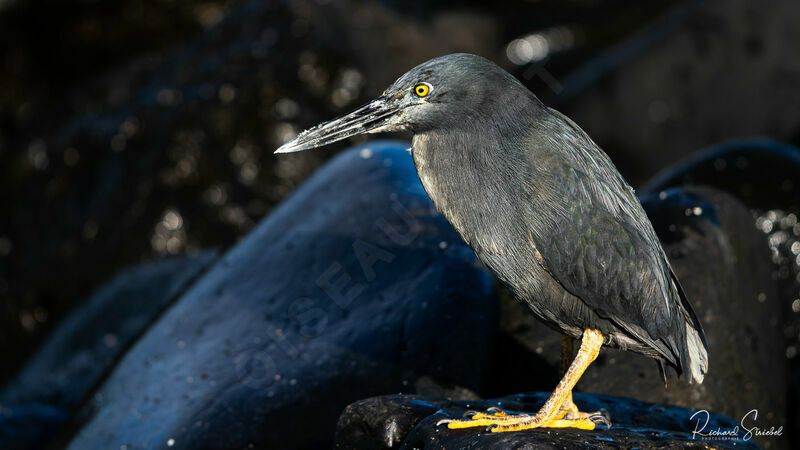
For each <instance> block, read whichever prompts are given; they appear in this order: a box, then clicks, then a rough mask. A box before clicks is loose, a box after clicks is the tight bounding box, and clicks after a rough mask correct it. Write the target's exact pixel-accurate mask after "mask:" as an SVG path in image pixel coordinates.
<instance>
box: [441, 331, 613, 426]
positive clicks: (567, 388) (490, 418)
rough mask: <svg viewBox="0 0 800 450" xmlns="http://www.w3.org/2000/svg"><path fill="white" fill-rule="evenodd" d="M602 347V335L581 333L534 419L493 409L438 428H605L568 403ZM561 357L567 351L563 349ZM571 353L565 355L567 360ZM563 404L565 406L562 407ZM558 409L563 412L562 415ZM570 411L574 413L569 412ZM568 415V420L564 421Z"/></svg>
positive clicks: (598, 333)
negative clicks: (596, 426) (599, 426)
mask: <svg viewBox="0 0 800 450" xmlns="http://www.w3.org/2000/svg"><path fill="white" fill-rule="evenodd" d="M602 345H603V335H602V334H601V333H600V332H599V331H597V330H585V331H584V332H583V338H582V339H581V347H580V349H579V350H578V354H577V355H576V356H575V359H574V360H573V361H572V363H571V364H569V367H568V368H567V369H566V371H565V373H564V375H563V377H562V378H561V381H560V382H559V383H558V386H556V389H555V390H554V391H553V393H552V394H551V395H550V398H548V399H547V401H546V402H545V404H544V405H543V406H542V408H541V409H540V410H539V412H538V413H536V414H535V415H531V414H509V413H505V412H503V411H501V410H497V409H495V410H494V411H491V413H475V414H473V415H472V416H471V417H470V418H469V419H464V420H452V419H445V420H441V421H439V424H442V423H446V424H447V427H448V428H451V429H452V428H471V427H484V426H485V427H491V431H492V432H502V431H517V430H527V429H530V428H579V429H582V430H593V429H594V428H595V421H598V422H603V423H606V424H608V421H607V419H606V418H605V417H602V416H600V415H598V414H594V413H593V414H587V413H581V412H580V411H577V407H575V404H574V403H572V389H573V388H574V387H575V384H576V383H577V382H578V380H579V379H580V377H581V376H582V375H583V373H584V372H585V371H586V368H587V367H589V364H591V363H592V361H594V360H595V358H597V355H598V353H599V352H600V347H601V346H602ZM563 350H564V352H563V354H566V353H567V351H566V350H567V349H563ZM571 353H572V351H571V350H570V351H569V354H570V356H571ZM565 403H567V405H565ZM562 406H566V407H567V411H565V412H564V413H563V414H562ZM573 407H574V409H575V411H573V410H572V408H573ZM567 415H569V417H568V418H564V417H565V416H567Z"/></svg>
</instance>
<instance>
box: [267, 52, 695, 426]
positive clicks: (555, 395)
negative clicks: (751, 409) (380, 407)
mask: <svg viewBox="0 0 800 450" xmlns="http://www.w3.org/2000/svg"><path fill="white" fill-rule="evenodd" d="M392 131H410V132H411V133H412V134H413V138H412V146H411V155H412V158H413V161H414V165H415V167H416V171H417V175H418V176H419V179H420V181H421V183H422V186H423V187H424V189H425V191H426V193H427V194H428V196H429V197H430V198H431V200H432V201H433V204H434V205H435V206H436V208H437V209H438V210H439V211H440V212H441V214H442V215H443V216H444V217H445V218H446V219H447V221H448V222H450V224H451V225H452V226H453V228H454V229H455V230H456V231H457V232H458V234H459V235H460V236H461V237H462V238H463V239H464V241H465V242H466V243H467V245H469V247H470V248H471V249H472V250H473V252H474V253H475V255H476V256H477V257H478V258H479V259H480V260H481V261H482V262H483V263H484V264H485V265H486V266H487V267H488V268H489V269H490V271H491V272H492V273H493V274H494V275H495V276H496V277H497V279H499V280H500V281H501V282H502V283H503V284H504V285H505V286H506V287H507V288H508V289H509V290H510V292H511V293H512V294H513V295H514V297H515V298H516V299H517V300H519V301H521V302H523V303H525V304H527V306H528V307H529V308H530V311H531V312H532V313H533V314H534V315H535V316H536V317H537V318H538V319H540V320H541V321H542V322H544V323H545V324H547V325H548V326H550V327H551V328H553V329H555V330H556V331H558V332H560V333H561V334H562V343H563V345H562V350H563V351H562V378H561V380H560V381H559V383H558V385H557V386H556V388H555V389H554V390H553V392H552V394H551V395H550V397H549V398H548V399H547V401H546V402H545V403H544V405H542V407H541V408H540V409H539V411H537V412H536V413H535V414H531V413H524V412H514V411H505V410H501V409H498V408H493V409H489V410H486V411H483V412H472V413H471V414H469V415H467V416H465V417H464V418H460V419H444V420H441V421H440V422H439V425H442V424H447V427H448V428H470V427H485V428H487V429H489V430H491V431H492V432H503V431H515V430H525V429H531V428H577V429H583V430H593V429H595V427H596V426H597V425H599V424H604V425H605V426H607V427H610V426H611V422H610V418H609V417H608V416H607V414H605V413H600V412H582V411H580V410H579V408H578V407H577V405H575V403H574V402H573V400H572V390H573V388H574V387H575V384H576V383H577V382H578V380H579V379H580V377H581V376H582V375H583V373H584V372H585V371H586V369H587V368H588V367H589V365H590V364H591V363H592V361H594V360H595V358H597V355H598V353H599V352H600V349H601V347H602V346H606V347H611V348H619V349H623V350H629V351H633V352H636V353H639V354H643V355H645V356H648V357H651V358H653V359H655V360H656V361H657V362H658V367H659V369H660V372H661V375H662V376H663V377H664V379H665V381H666V377H667V376H668V375H670V376H671V375H675V376H679V375H683V377H684V379H685V380H686V381H687V382H689V383H702V382H703V378H704V377H705V374H706V372H707V371H708V344H707V342H706V338H705V334H704V332H703V327H702V325H701V323H700V321H699V320H698V318H697V315H696V314H695V312H694V310H693V309H692V306H691V304H690V303H689V300H688V299H687V297H686V295H685V293H684V292H683V290H682V288H681V285H680V282H679V281H678V278H677V277H676V275H675V273H674V271H673V270H672V267H671V266H670V262H669V260H668V259H667V256H666V254H665V252H664V250H663V248H662V247H661V244H660V242H659V240H658V238H657V237H656V233H655V231H654V230H653V226H652V224H651V223H650V221H649V220H648V218H647V215H646V214H645V212H644V209H643V208H642V206H641V204H640V203H639V201H638V199H637V197H636V195H635V193H634V190H633V188H631V186H630V185H629V184H628V183H627V182H626V181H625V179H624V178H623V176H622V175H621V174H620V173H619V171H618V170H617V169H616V167H615V166H614V164H613V163H612V161H611V159H610V158H609V157H608V156H607V155H606V153H605V152H603V150H601V149H600V147H599V146H598V145H597V144H595V142H594V141H593V140H592V139H591V138H590V137H589V136H588V135H587V134H586V133H585V132H584V131H583V130H582V129H581V128H580V127H579V126H578V125H576V124H575V123H574V122H573V121H572V120H570V119H569V118H568V117H566V116H565V115H563V114H561V113H560V112H558V111H556V110H555V109H552V108H550V107H548V106H546V105H545V104H543V103H542V102H541V101H540V100H539V99H538V98H537V97H536V95H535V94H534V93H533V92H531V91H530V90H529V89H527V88H526V87H525V86H524V85H523V84H522V83H521V82H520V81H519V80H517V79H516V78H515V77H514V76H513V75H511V74H509V73H508V72H506V71H505V70H503V69H502V68H501V67H499V66H498V65H496V64H495V63H493V62H492V61H490V60H488V59H485V58H483V57H480V56H476V55H471V54H464V53H459V54H450V55H445V56H440V57H437V58H434V59H431V60H429V61H427V62H424V63H422V64H420V65H418V66H416V67H414V68H413V69H411V70H409V71H408V72H407V73H405V74H404V75H402V76H401V77H400V78H398V79H397V81H395V82H394V83H393V84H392V85H391V86H390V87H389V88H388V89H386V90H385V91H384V92H383V93H382V94H381V95H380V96H378V97H377V98H375V99H374V100H372V101H370V102H368V103H366V104H365V105H363V106H361V107H359V108H356V109H355V110H353V111H352V112H350V113H348V114H345V115H343V116H341V117H339V118H336V119H333V120H331V121H328V122H324V123H322V124H319V125H317V126H314V127H312V128H310V129H308V130H306V131H303V132H302V133H300V134H299V135H297V136H296V137H294V138H293V139H291V140H290V141H288V142H286V143H285V144H284V145H282V146H281V147H280V148H278V149H277V150H276V153H289V152H296V151H301V150H308V149H311V148H316V147H320V146H323V145H326V144H330V143H333V142H336V141H339V140H342V139H345V138H348V137H350V136H354V135H358V134H362V133H379V132H392ZM574 340H580V346H579V349H578V351H577V354H574V353H575V352H574V350H573V347H572V345H573V343H574Z"/></svg>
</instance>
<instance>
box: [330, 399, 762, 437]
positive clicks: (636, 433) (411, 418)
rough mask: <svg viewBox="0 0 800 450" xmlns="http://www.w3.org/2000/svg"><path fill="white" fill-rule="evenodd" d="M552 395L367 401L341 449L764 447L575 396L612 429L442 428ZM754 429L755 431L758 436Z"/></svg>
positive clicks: (702, 424) (732, 430)
mask: <svg viewBox="0 0 800 450" xmlns="http://www.w3.org/2000/svg"><path fill="white" fill-rule="evenodd" d="M547 396H548V394H547V393H543V392H536V393H527V394H517V395H512V396H509V397H504V398H500V399H494V400H481V401H446V400H436V399H431V398H428V397H423V396H414V395H390V396H383V397H373V398H368V399H365V400H362V401H359V402H356V403H354V404H352V405H349V406H348V407H347V409H345V411H344V412H343V413H342V416H341V417H340V418H339V424H338V426H337V431H336V447H337V448H371V449H390V448H401V449H441V448H459V449H507V448H517V449H563V448H620V447H621V448H685V447H698V448H758V445H756V444H755V442H754V441H753V438H752V434H750V435H748V431H750V430H749V429H746V428H743V427H742V425H741V424H740V423H738V422H736V421H734V420H732V419H730V418H728V417H725V416H722V415H719V414H714V413H709V412H707V411H705V410H694V409H687V408H681V407H678V406H669V405H660V404H653V403H646V402H642V401H639V400H634V399H628V398H622V397H609V396H605V395H592V394H582V393H575V394H574V398H575V401H576V402H577V404H579V405H585V407H584V409H585V410H587V411H599V410H602V409H609V410H613V411H614V413H613V421H614V425H613V427H612V428H611V429H606V428H605V427H602V426H600V427H598V429H596V430H593V431H582V430H553V429H544V428H543V429H535V430H524V431H515V432H506V433H489V432H487V431H486V430H485V429H481V428H473V429H461V430H451V429H448V428H447V426H446V425H436V423H437V422H438V421H440V420H442V419H446V418H461V417H463V416H464V414H465V413H467V412H468V411H476V410H477V411H483V410H485V409H487V408H489V407H500V408H503V409H505V410H508V411H529V412H535V411H537V410H538V409H539V407H540V406H541V405H542V404H543V403H544V401H545V400H547ZM753 432H755V431H753Z"/></svg>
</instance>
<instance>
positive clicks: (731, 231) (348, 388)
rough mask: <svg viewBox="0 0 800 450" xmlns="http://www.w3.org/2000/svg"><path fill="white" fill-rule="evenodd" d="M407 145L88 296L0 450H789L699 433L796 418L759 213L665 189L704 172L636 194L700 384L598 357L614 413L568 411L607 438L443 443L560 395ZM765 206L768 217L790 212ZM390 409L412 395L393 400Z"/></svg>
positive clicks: (543, 331) (778, 291) (485, 436)
mask: <svg viewBox="0 0 800 450" xmlns="http://www.w3.org/2000/svg"><path fill="white" fill-rule="evenodd" d="M407 147H408V145H407V144H404V143H397V142H382V143H371V144H369V145H367V146H363V147H359V148H356V149H353V150H350V151H348V152H345V153H343V154H341V155H339V156H338V157H336V158H335V159H333V160H332V161H331V162H330V163H328V164H327V165H326V166H325V167H323V168H322V169H321V170H319V171H318V172H317V173H316V174H315V175H314V176H312V177H311V178H310V179H309V180H308V181H306V182H305V183H304V184H303V185H302V186H301V187H300V188H299V189H298V190H297V191H296V192H295V193H294V194H293V195H292V196H290V197H289V198H288V199H287V200H286V201H285V202H284V203H283V204H281V205H280V206H279V207H277V208H276V209H275V210H274V211H273V212H272V213H271V214H270V215H269V216H268V217H266V218H265V219H264V220H263V221H262V222H261V223H260V224H259V225H258V226H256V227H255V228H254V229H253V230H252V232H250V234H249V235H247V236H246V237H244V238H243V239H242V240H241V241H240V242H239V243H238V244H237V245H235V246H234V247H232V248H231V249H229V250H227V251H226V252H225V253H223V254H222V255H221V256H218V255H217V254H216V253H215V252H205V253H201V254H198V255H194V256H186V257H183V258H173V259H168V260H164V261H160V262H156V263H148V264H143V265H140V266H138V267H135V268H132V269H131V270H129V271H126V272H123V273H121V274H120V275H118V276H117V277H116V278H115V279H113V280H112V281H110V282H109V283H108V284H107V285H106V286H104V287H101V288H100V289H98V290H97V291H96V293H95V295H94V296H92V297H91V298H90V299H88V300H87V301H86V302H84V304H83V305H82V306H81V307H79V308H77V309H76V310H75V311H74V312H73V313H72V314H71V315H70V316H69V317H68V318H67V319H65V320H64V321H63V322H62V323H61V324H60V326H59V327H58V328H57V329H56V330H55V332H54V333H53V334H52V335H51V337H50V339H49V340H48V341H47V342H45V344H44V345H43V346H42V347H41V348H40V350H39V351H38V352H37V353H36V354H34V355H33V356H32V357H31V359H30V360H29V362H28V364H27V365H26V366H25V367H24V368H23V370H21V371H20V372H19V374H18V375H17V377H16V378H15V379H14V380H13V381H12V382H11V383H9V384H8V385H7V386H6V387H5V389H4V390H3V391H2V392H0V448H41V447H43V446H49V447H55V448H60V447H68V448H73V449H93V448H127V449H137V448H164V447H167V446H168V447H170V448H193V449H196V448H321V447H329V446H331V445H332V444H334V442H335V443H336V445H338V446H339V447H340V448H352V447H361V448H376V447H381V448H401V447H402V448H441V447H446V448H470V447H473V448H475V447H481V448H493V447H494V448H499V447H509V446H510V447H514V448H533V447H536V448H541V447H559V448H561V447H572V446H575V445H579V446H585V447H604V446H606V447H617V446H622V447H639V448H655V447H657V448H663V447H678V446H685V445H693V446H709V447H722V448H724V447H730V446H733V445H736V446H754V445H755V443H758V444H761V445H764V446H770V447H771V448H776V447H788V439H787V436H786V434H788V432H785V433H784V435H783V436H759V437H756V438H755V443H754V440H753V439H746V438H747V436H745V433H746V431H744V430H742V429H741V428H740V429H739V430H738V431H739V434H737V435H736V437H735V438H733V439H731V440H723V439H711V440H708V439H707V438H708V437H707V436H706V437H703V439H701V436H697V435H693V431H694V430H696V429H697V428H696V427H697V419H698V417H697V416H695V419H692V416H693V415H694V414H695V412H697V411H698V410H707V411H713V412H711V413H708V420H709V422H708V423H707V424H706V425H705V427H703V430H704V431H712V430H714V431H716V430H720V432H725V431H726V430H730V429H731V428H733V427H735V426H736V424H738V423H740V422H741V421H742V420H743V417H745V416H746V415H747V414H748V412H750V411H751V410H753V409H757V410H758V412H759V413H758V414H759V415H758V416H757V418H756V417H751V418H752V419H753V422H752V425H754V426H758V427H760V428H761V429H769V428H770V427H771V426H775V427H776V428H777V427H779V426H782V425H785V424H786V423H787V422H786V421H787V417H786V411H787V398H788V399H789V400H788V402H795V400H794V399H793V398H792V397H791V396H788V395H787V392H788V391H789V387H788V385H789V383H788V363H787V360H786V358H785V352H784V342H785V341H784V337H783V335H782V330H783V325H784V322H783V317H784V316H785V314H784V312H786V311H787V307H788V305H789V303H788V301H787V297H786V295H785V294H784V293H786V292H797V291H796V290H795V291H792V289H796V285H794V287H792V286H789V285H782V284H781V283H782V281H780V280H778V279H776V278H775V277H774V276H773V272H774V270H775V267H774V266H773V265H772V262H771V254H770V248H769V246H768V242H767V239H766V235H765V233H764V232H763V229H762V230H759V229H756V227H754V226H753V222H754V218H753V215H752V212H751V209H757V205H758V204H761V201H760V200H759V198H758V197H757V196H749V197H747V198H746V199H745V201H746V202H747V206H745V204H744V203H743V202H742V200H741V199H740V198H739V196H738V193H737V192H735V191H733V190H731V189H728V188H727V186H726V185H721V184H720V185H716V186H714V187H697V186H695V187H687V186H683V185H680V184H677V185H676V184H674V183H672V182H667V181H663V180H668V181H670V180H678V179H686V178H691V177H689V176H684V175H687V174H691V173H692V172H693V171H695V172H696V171H697V170H698V167H699V168H701V169H702V170H704V171H705V170H707V166H708V164H707V162H708V161H706V160H702V161H701V162H700V163H698V164H699V165H697V164H695V165H688V166H680V167H678V169H676V170H677V171H678V173H673V174H672V175H670V176H669V177H665V178H663V180H662V182H660V183H659V184H657V185H654V186H655V187H651V189H650V190H649V191H648V192H645V193H644V194H645V195H644V196H643V197H642V202H643V204H644V206H645V209H646V210H647V212H648V214H649V216H650V218H651V220H652V221H653V223H654V225H655V228H656V230H657V232H658V233H659V237H660V238H661V240H662V242H663V244H664V246H665V249H666V250H667V253H668V255H669V257H670V259H671V261H672V264H673V266H674V268H675V270H676V272H677V273H678V275H679V277H680V279H681V280H682V283H683V286H684V289H685V290H686V292H687V294H688V296H689V298H691V299H692V301H693V304H694V306H695V309H696V310H697V313H698V316H699V317H700V319H701V320H702V321H703V324H704V326H705V329H706V333H707V335H708V341H709V346H710V357H711V363H710V367H711V369H710V372H709V375H708V377H707V378H706V381H705V383H703V384H702V385H692V386H690V385H686V384H684V383H682V382H674V381H671V382H670V386H669V388H667V389H665V387H664V385H663V382H662V381H661V378H660V376H659V373H658V371H657V370H656V367H655V363H653V362H652V361H650V360H648V359H646V358H643V357H640V356H637V355H633V354H630V353H624V352H614V351H610V350H607V351H603V352H602V353H601V356H600V357H599V358H598V359H597V361H596V362H595V363H594V364H593V365H592V367H591V368H590V369H589V371H588V372H587V374H586V376H584V377H583V379H582V380H581V381H580V383H579V384H578V386H577V389H578V390H580V391H588V392H598V393H603V394H610V396H607V395H591V394H581V393H576V402H577V403H578V405H579V406H581V407H583V408H584V410H596V409H606V410H608V411H609V413H610V415H611V417H612V420H613V423H614V426H613V428H612V429H610V430H605V429H598V430H595V431H592V432H581V431H575V430H560V431H556V430H533V431H525V432H515V433H502V434H491V433H485V432H483V431H482V430H467V431H464V430H460V431H455V430H449V429H447V428H446V427H436V426H435V423H436V422H437V421H438V420H440V419H442V418H445V417H460V416H461V415H463V414H464V412H466V411H467V410H470V409H477V410H480V409H485V408H487V407H489V406H497V405H500V406H502V407H503V408H506V409H509V410H512V411H514V410H516V411H535V410H536V408H537V406H538V404H539V403H540V402H541V401H542V400H543V399H544V398H545V396H546V395H547V392H549V391H550V390H551V389H552V388H553V387H554V386H555V384H556V382H557V379H558V371H557V367H558V358H559V354H560V353H559V337H558V335H557V334H556V333H554V332H552V331H551V330H549V329H548V328H546V327H545V326H543V325H542V324H540V323H539V322H537V321H536V320H535V319H534V318H533V317H532V315H531V314H529V313H528V312H527V310H526V308H525V307H524V306H523V305H520V304H518V303H517V302H516V301H514V300H513V299H511V298H510V297H509V296H508V295H507V294H505V293H504V292H503V291H502V290H501V289H496V286H495V285H494V283H493V281H492V278H491V276H490V275H489V273H488V272H487V271H486V269H485V268H484V267H483V266H482V265H481V264H480V263H479V262H478V261H477V260H476V258H475V256H474V255H473V253H472V252H471V251H470V250H469V248H467V247H466V245H465V244H464V243H463V241H462V240H461V239H460V238H459V236H458V235H457V234H456V233H455V231H454V230H453V229H452V228H451V227H450V225H449V224H448V223H447V222H446V221H445V220H444V219H443V218H442V217H441V216H440V215H439V214H438V213H437V212H436V210H435V208H434V207H433V205H432V204H431V202H430V200H429V199H428V197H427V196H426V195H425V192H424V191H423V189H422V186H421V185H420V183H419V180H418V179H417V176H416V172H415V170H414V167H413V162H412V160H411V158H410V157H409V155H408V153H407V152H406V149H407ZM736 151H737V152H741V151H742V149H741V148H739V149H738V150H736ZM786 151H787V152H789V153H786V154H785V155H784V157H780V155H779V154H778V153H775V154H774V155H773V156H775V158H776V159H775V161H772V162H770V161H767V160H763V161H762V160H756V159H748V160H749V161H753V162H755V161H762V162H763V164H773V165H774V166H775V167H776V168H778V167H782V166H786V165H787V164H789V161H790V160H791V158H792V157H794V156H792V155H797V152H796V149H791V150H788V149H787V150H786ZM762 154H763V151H759V152H757V153H756V154H755V155H752V156H753V157H755V156H757V155H762ZM735 155H736V156H735V158H736V161H740V159H739V158H740V157H742V154H741V153H736V154H735ZM786 155H788V156H786ZM287 157H288V158H291V157H292V156H291V155H290V156H287ZM713 158H714V159H713V160H712V161H716V160H718V159H719V158H723V160H724V158H725V153H724V152H723V153H719V154H717V153H715V154H714V156H713ZM718 165H719V164H718ZM736 167H738V169H737V170H740V171H744V172H746V166H743V165H742V164H739V165H738V166H736ZM703 173H705V172H703ZM746 175H747V174H746V173H744V174H742V176H746ZM785 176H786V177H789V178H791V177H795V178H797V174H796V173H794V175H793V174H791V173H787V174H785ZM789 178H786V179H789ZM795 178H792V179H791V183H794V184H791V185H792V186H800V180H798V179H795ZM694 179H698V177H695V178H694ZM786 179H776V180H775V182H776V183H777V186H778V188H780V189H784V188H786V186H789V185H790V182H787V181H786ZM762 188H763V186H762ZM778 188H776V189H778ZM784 190H785V189H784ZM776 192H777V191H776ZM781 192H783V194H781V195H784V194H785V192H784V191H781ZM784 197H786V196H785V195H784ZM784 197H780V198H784ZM770 198H771V199H772V200H771V201H773V203H774V202H776V201H777V202H778V203H776V204H772V203H770V204H769V205H767V206H765V207H764V208H765V209H767V208H769V209H771V210H772V209H775V208H777V207H779V206H780V207H781V208H782V210H783V211H785V212H786V213H787V214H797V213H798V212H797V211H795V209H796V206H792V205H790V204H788V203H787V202H788V200H787V201H782V200H780V198H779V197H776V196H772V197H770ZM786 198H787V199H788V198H791V196H788V197H786ZM775 199H778V200H775ZM781 202H783V203H781ZM784 203H786V204H785V205H784ZM792 208H795V209H792ZM795 217H796V216H795ZM781 245H784V246H785V245H788V244H787V243H786V242H783V244H781ZM781 248H783V247H781ZM781 251H783V250H781ZM765 373H769V377H765V376H764V374H765ZM531 391H538V392H537V393H533V394H519V395H514V396H511V397H503V396H506V395H508V394H510V393H514V392H531ZM397 392H403V393H407V394H408V395H401V394H399V395H389V396H386V395H387V394H391V393H397ZM375 396H383V397H375ZM492 397H502V398H499V399H498V400H480V398H492ZM629 397H635V398H637V399H639V400H633V399H630V398H629ZM365 398H366V400H363V399H365ZM645 401H647V402H650V403H645ZM793 404H796V403H790V404H789V406H788V408H791V407H792V406H791V405H793ZM348 405H350V406H348ZM670 405H678V406H670ZM342 411H344V412H342ZM699 414H701V415H703V414H705V413H703V412H701V413H699ZM720 414H724V415H725V416H723V415H720ZM726 416H727V417H726ZM337 418H338V428H337ZM747 420H750V418H748V419H747ZM748 423H749V422H748ZM334 437H335V438H334ZM334 439H335V441H334Z"/></svg>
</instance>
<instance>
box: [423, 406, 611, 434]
mask: <svg viewBox="0 0 800 450" xmlns="http://www.w3.org/2000/svg"><path fill="white" fill-rule="evenodd" d="M580 414H585V417H578V418H566V419H565V418H562V417H554V418H552V419H550V420H546V419H544V418H542V417H540V416H538V415H531V414H516V413H507V412H505V411H503V410H501V409H499V408H492V409H490V410H488V411H487V412H486V413H482V412H469V413H468V415H470V417H469V418H468V419H463V420H457V419H444V420H440V421H439V422H438V423H437V425H441V424H444V423H446V424H447V428H450V429H457V428H472V427H488V429H489V431H491V432H493V433H499V432H503V431H518V430H528V429H531V428H577V429H580V430H594V428H595V421H598V423H604V424H606V425H609V426H610V423H609V422H608V420H607V419H606V418H605V417H604V416H603V415H599V414H598V415H593V414H586V413H580ZM562 416H563V415H562ZM598 418H599V419H598Z"/></svg>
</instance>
